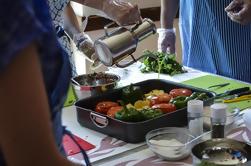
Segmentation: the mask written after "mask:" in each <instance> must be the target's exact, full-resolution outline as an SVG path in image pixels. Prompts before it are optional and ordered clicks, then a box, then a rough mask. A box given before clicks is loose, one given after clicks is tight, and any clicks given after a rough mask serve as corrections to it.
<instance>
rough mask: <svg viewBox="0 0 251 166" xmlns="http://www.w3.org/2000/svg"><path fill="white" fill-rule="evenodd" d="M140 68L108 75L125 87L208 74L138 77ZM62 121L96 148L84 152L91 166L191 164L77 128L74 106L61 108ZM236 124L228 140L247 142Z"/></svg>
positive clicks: (115, 70) (75, 158)
mask: <svg viewBox="0 0 251 166" xmlns="http://www.w3.org/2000/svg"><path fill="white" fill-rule="evenodd" d="M140 65H141V64H140V63H136V64H134V65H132V66H130V67H128V68H125V69H120V68H110V69H109V72H110V73H116V74H119V75H120V76H121V81H120V84H119V86H125V85H128V84H130V83H135V82H139V81H143V80H146V79H154V78H160V79H166V80H170V81H174V82H183V81H186V80H190V79H193V78H196V77H201V76H205V75H208V73H204V72H200V71H197V70H193V69H189V68H187V70H188V72H187V73H184V74H179V75H175V76H173V77H171V76H168V75H163V74H161V75H159V76H158V74H157V73H150V74H142V73H141V72H140V71H139V70H138V67H139V66H140ZM136 69H137V70H136ZM62 119H63V124H64V125H65V126H66V127H67V129H68V130H70V131H71V132H72V133H73V134H75V135H77V136H79V137H81V138H82V139H84V140H85V141H87V142H90V143H91V144H93V145H95V146H96V147H95V148H94V149H91V150H89V151H87V154H88V156H89V158H90V160H91V162H92V164H93V165H104V166H107V165H110V166H112V165H118V166H124V165H125V166H126V165H137V166H141V165H142V166H143V165H144V166H147V165H177V164H178V165H185V166H190V165H192V157H191V156H190V157H188V158H187V159H185V160H182V161H178V162H171V161H163V160H161V159H159V158H158V157H157V156H156V155H155V154H154V153H153V152H151V151H150V150H149V149H148V148H147V146H146V144H145V142H143V143H139V144H131V143H126V142H123V141H121V140H118V139H115V138H112V137H109V136H107V135H104V134H102V133H99V132H96V131H93V130H90V129H87V128H85V127H83V126H80V124H79V123H78V122H77V117H76V110H75V107H74V106H70V107H66V108H64V109H63V117H62ZM238 124H240V125H239V126H238V128H236V129H235V130H234V131H233V132H231V134H229V135H228V137H229V138H235V139H238V140H244V141H247V142H249V141H250V139H251V132H249V131H248V130H247V129H246V128H245V126H243V123H241V120H240V121H239V122H238ZM139 156H140V157H139ZM68 158H69V159H70V160H72V161H74V162H79V163H84V161H83V158H82V156H81V154H75V155H73V156H70V157H68Z"/></svg>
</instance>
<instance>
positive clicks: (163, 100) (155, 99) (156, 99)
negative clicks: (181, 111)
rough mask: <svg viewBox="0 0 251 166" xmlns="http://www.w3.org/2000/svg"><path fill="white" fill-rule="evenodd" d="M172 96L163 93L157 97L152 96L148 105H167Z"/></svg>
mask: <svg viewBox="0 0 251 166" xmlns="http://www.w3.org/2000/svg"><path fill="white" fill-rule="evenodd" d="M171 98H172V96H171V95H169V94H168V93H163V94H160V95H158V96H153V97H151V99H150V105H151V106H153V105H155V104H160V103H168V102H169V101H170V100H171Z"/></svg>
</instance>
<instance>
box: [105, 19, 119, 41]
mask: <svg viewBox="0 0 251 166" xmlns="http://www.w3.org/2000/svg"><path fill="white" fill-rule="evenodd" d="M114 24H116V23H115V22H111V23H109V24H107V25H105V26H104V31H105V35H106V36H108V37H109V36H110V32H109V30H108V28H109V27H111V26H112V25H114Z"/></svg>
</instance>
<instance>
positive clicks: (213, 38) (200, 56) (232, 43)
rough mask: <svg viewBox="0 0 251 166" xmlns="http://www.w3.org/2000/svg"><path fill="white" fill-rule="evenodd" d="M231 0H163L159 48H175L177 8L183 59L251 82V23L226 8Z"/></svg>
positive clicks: (206, 70)
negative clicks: (231, 15) (239, 20)
mask: <svg viewBox="0 0 251 166" xmlns="http://www.w3.org/2000/svg"><path fill="white" fill-rule="evenodd" d="M231 2H232V0H162V1H161V3H162V4H161V7H162V11H161V29H159V30H158V32H159V39H158V47H159V50H160V51H163V52H166V51H170V53H174V52H175V32H174V30H173V20H174V17H175V15H176V12H177V9H178V8H179V9H180V12H179V27H180V35H181V44H182V54H183V55H182V63H183V65H185V66H188V67H192V68H195V69H198V70H201V71H205V72H210V73H214V74H219V75H222V76H226V77H230V78H234V79H238V80H242V81H246V82H249V83H250V82H251V77H250V73H251V47H250V45H251V38H250V36H251V25H250V24H248V25H245V26H243V25H240V24H236V23H234V22H233V21H231V19H229V18H228V15H227V13H226V12H225V10H224V9H225V7H227V6H228V5H229V4H230V3H231Z"/></svg>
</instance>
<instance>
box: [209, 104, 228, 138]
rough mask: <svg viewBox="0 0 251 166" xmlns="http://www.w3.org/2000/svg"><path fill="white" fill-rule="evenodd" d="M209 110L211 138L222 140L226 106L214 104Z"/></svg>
mask: <svg viewBox="0 0 251 166" xmlns="http://www.w3.org/2000/svg"><path fill="white" fill-rule="evenodd" d="M210 109H211V130H212V138H224V137H225V124H226V119H227V117H226V110H227V105H226V104H223V103H215V104H213V105H211V106H210Z"/></svg>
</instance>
